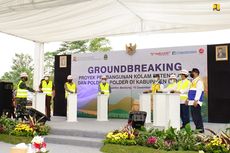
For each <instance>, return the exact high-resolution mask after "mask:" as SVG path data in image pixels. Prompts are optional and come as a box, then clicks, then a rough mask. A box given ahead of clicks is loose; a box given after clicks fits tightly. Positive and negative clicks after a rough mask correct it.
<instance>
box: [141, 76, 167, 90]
mask: <svg viewBox="0 0 230 153" xmlns="http://www.w3.org/2000/svg"><path fill="white" fill-rule="evenodd" d="M163 88H164V85H163V84H162V83H161V81H160V75H159V74H155V75H153V84H152V86H151V89H150V90H146V91H144V93H156V92H161V90H162V89H163Z"/></svg>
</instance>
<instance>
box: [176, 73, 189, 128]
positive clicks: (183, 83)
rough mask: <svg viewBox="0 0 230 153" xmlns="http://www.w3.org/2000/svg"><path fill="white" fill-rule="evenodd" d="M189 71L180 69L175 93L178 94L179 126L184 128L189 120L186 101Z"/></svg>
mask: <svg viewBox="0 0 230 153" xmlns="http://www.w3.org/2000/svg"><path fill="white" fill-rule="evenodd" d="M188 75H189V72H188V71H187V70H181V71H180V77H181V80H180V81H179V82H178V83H177V89H176V91H175V93H179V94H180V117H181V120H182V126H181V128H185V126H186V125H187V124H189V122H190V117H189V106H188V104H187V103H186V101H187V99H188V91H189V88H190V85H191V81H189V80H188Z"/></svg>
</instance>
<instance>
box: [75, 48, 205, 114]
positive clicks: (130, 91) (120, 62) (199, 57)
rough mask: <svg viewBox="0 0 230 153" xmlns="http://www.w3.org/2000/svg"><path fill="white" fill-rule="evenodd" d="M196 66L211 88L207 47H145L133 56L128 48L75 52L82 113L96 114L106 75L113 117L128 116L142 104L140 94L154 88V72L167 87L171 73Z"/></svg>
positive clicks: (76, 75)
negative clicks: (101, 83)
mask: <svg viewBox="0 0 230 153" xmlns="http://www.w3.org/2000/svg"><path fill="white" fill-rule="evenodd" d="M192 68H198V69H199V70H200V72H201V76H202V78H203V80H204V82H205V89H207V47H206V46H191V47H178V48H162V49H142V50H137V51H136V53H135V54H133V55H128V54H127V53H126V51H111V52H100V53H85V54H74V55H72V64H71V73H72V75H73V77H74V81H75V82H76V83H77V85H78V115H79V116H85V117H96V112H97V110H96V108H97V107H96V105H97V94H98V84H99V82H100V77H101V76H102V75H106V76H107V77H108V82H109V83H110V85H111V89H112V94H111V96H110V99H109V117H110V118H111V117H113V118H127V117H128V113H129V112H130V111H131V108H132V105H134V104H138V99H139V94H140V93H142V92H143V91H144V90H148V89H150V87H151V84H152V83H153V79H152V78H153V75H154V74H159V75H160V77H161V81H162V83H163V84H164V85H165V86H167V84H168V78H169V76H170V75H171V74H176V75H177V76H178V74H179V72H180V70H181V69H187V70H191V69H192ZM178 79H180V78H179V76H178ZM206 93H207V92H206ZM206 99H207V95H206Z"/></svg>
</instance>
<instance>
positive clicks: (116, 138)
mask: <svg viewBox="0 0 230 153" xmlns="http://www.w3.org/2000/svg"><path fill="white" fill-rule="evenodd" d="M104 143H113V144H122V145H135V144H136V141H135V130H134V129H133V128H131V127H128V126H126V127H125V128H123V129H122V130H115V131H112V132H109V133H108V134H107V135H106V139H105V141H104Z"/></svg>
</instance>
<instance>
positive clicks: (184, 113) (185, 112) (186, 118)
mask: <svg viewBox="0 0 230 153" xmlns="http://www.w3.org/2000/svg"><path fill="white" fill-rule="evenodd" d="M180 117H181V120H182V127H181V128H184V127H185V125H186V124H188V123H189V122H190V115H189V106H188V105H185V104H180Z"/></svg>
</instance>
